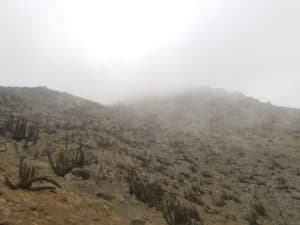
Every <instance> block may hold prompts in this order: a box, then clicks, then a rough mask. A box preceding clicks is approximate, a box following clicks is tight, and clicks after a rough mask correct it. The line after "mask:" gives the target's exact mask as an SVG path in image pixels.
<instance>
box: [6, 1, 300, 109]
mask: <svg viewBox="0 0 300 225" xmlns="http://www.w3.org/2000/svg"><path fill="white" fill-rule="evenodd" d="M61 2H63V4H62V3H61ZM116 2H117V1H114V3H116ZM80 4H82V3H80V1H76V4H75V3H74V5H77V6H80ZM93 4H96V3H95V1H92V0H89V1H88V3H86V7H85V9H86V11H87V12H90V10H89V9H91V8H94V9H93V11H91V14H92V13H94V14H93V15H91V17H90V19H86V18H84V17H85V16H86V15H87V14H82V13H81V11H80V10H81V7H77V8H75V7H73V8H72V4H71V3H70V2H69V1H67V0H65V1H43V2H40V1H37V0H28V1H19V0H12V1H3V2H1V3H0V34H1V35H0V49H1V51H0V76H1V80H2V82H1V84H3V85H13V86H14V85H20V86H36V85H46V86H48V87H50V88H54V89H59V90H64V91H68V92H71V93H74V94H76V95H81V96H83V97H87V98H90V99H93V100H97V101H101V102H103V103H112V102H116V101H121V100H123V99H126V98H128V97H130V96H131V97H132V96H133V97H137V96H141V95H147V94H155V93H169V92H172V91H180V90H185V89H188V88H195V87H199V86H205V85H209V86H212V87H221V88H225V89H228V90H232V91H241V92H244V93H245V94H247V95H251V96H254V97H257V98H260V99H262V100H264V101H271V102H272V103H274V104H278V105H284V106H292V107H300V100H299V99H300V92H299V90H300V87H299V86H300V76H299V72H300V68H299V66H298V61H297V60H298V59H299V57H300V44H299V41H298V40H299V39H300V32H299V29H297V28H298V27H299V25H300V24H299V23H300V22H299V21H300V15H299V13H298V12H299V9H300V3H298V1H293V0H291V1H286V2H283V1H280V0H272V1H271V0H265V1H259V0H252V1H231V0H230V1H226V2H224V1H220V0H210V1H208V0H207V1H191V2H189V1H188V3H185V2H183V1H176V4H175V6H176V7H173V8H172V5H171V4H170V1H169V2H167V1H166V2H164V4H163V5H162V7H161V8H160V11H159V13H158V14H157V16H156V17H155V8H157V7H159V6H160V4H158V2H156V1H154V2H153V3H151V4H152V5H150V6H151V7H150V6H149V7H142V6H143V4H142V3H141V2H140V3H139V6H138V5H137V6H136V8H134V14H132V15H134V16H133V17H129V18H128V19H127V20H126V18H125V19H124V21H129V22H130V21H135V20H139V21H138V22H136V23H132V24H131V25H130V26H129V28H130V29H129V30H126V29H123V28H122V29H121V28H120V27H119V25H118V23H117V21H118V19H120V18H115V22H114V23H110V21H109V20H107V21H106V23H105V22H103V21H101V23H100V22H99V23H98V22H97V19H96V18H95V15H97V13H96V12H97V9H98V8H97V4H96V5H93ZM124 4H125V3H124ZM124 4H123V9H124V10H123V13H122V17H123V18H124V17H126V15H127V14H128V13H127V14H126V12H128V10H130V8H132V7H134V6H135V5H136V4H135V2H134V1H133V0H132V1H131V2H130V4H131V5H130V7H129V6H128V5H126V4H125V5H124ZM155 4H156V5H155ZM168 4H169V5H168ZM193 4H194V5H193ZM181 5H184V6H185V7H182V12H185V13H186V12H189V11H190V10H191V9H190V8H189V6H195V7H193V13H194V14H193V15H194V16H191V17H190V19H189V20H185V21H186V22H184V23H182V24H181V25H180V26H178V28H177V29H179V30H176V29H175V28H176V23H178V21H183V19H184V18H182V17H183V16H184V15H186V14H180V12H181V11H180V10H181V7H180V6H181ZM88 6H89V7H88ZM90 6H91V7H90ZM93 6H95V7H93ZM127 6H128V7H127ZM196 6H197V7H196ZM102 7H108V6H107V5H105V4H104V3H103V5H102ZM114 7H118V6H117V4H116V6H115V5H113V4H110V5H109V7H108V9H109V10H111V11H113V10H114ZM168 7H169V13H168V10H167V9H168ZM74 10H75V11H74ZM126 10H127V11H126ZM138 10H140V11H138ZM143 10H144V12H147V13H142V12H143ZM145 10H146V11H145ZM147 10H150V11H147ZM151 10H152V11H151ZM77 11H78V17H76V15H77V14H76V12H77ZM102 11H105V9H102ZM99 12H101V10H100V11H99ZM108 12H109V11H108ZM108 12H107V13H106V14H105V15H110V14H109V13H108ZM143 14H146V15H145V17H142V16H143ZM177 14H178V15H177ZM191 14H192V11H191ZM105 15H102V16H101V18H102V20H105V18H106V19H108V18H110V19H112V17H111V16H105ZM132 15H131V16H132ZM168 15H172V17H170V18H176V22H174V21H173V20H170V19H168V20H164V19H163V16H166V17H167V16H168ZM138 16H140V17H139V18H136V17H138ZM158 16H159V17H158ZM152 17H155V21H154V22H152V21H151V20H147V19H149V18H152ZM70 18H77V19H76V20H74V21H73V20H70ZM91 18H92V19H95V21H92V19H91ZM130 18H131V19H130ZM181 18H182V19H181ZM133 19H134V20H133ZM159 19H160V20H161V21H162V23H163V26H161V27H160V28H159V27H158V28H157V29H156V28H155V27H152V28H151V27H150V26H151V25H156V26H157V25H158V24H159V21H160V20H159ZM72 21H73V22H74V23H72ZM143 21H147V23H144V24H143ZM79 22H80V23H81V25H79ZM70 24H71V25H72V26H73V28H74V27H75V28H76V29H75V28H74V29H75V30H76V32H77V33H76V32H75V31H72V29H70ZM104 24H105V27H103V26H104ZM76 25H78V26H77V27H76ZM85 25H86V26H88V25H89V27H90V28H92V29H90V28H89V29H83V27H84V26H85ZM91 25H92V26H91ZM97 25H98V26H97ZM123 25H124V26H125V25H126V23H123ZM143 25H144V26H143ZM168 25H169V26H170V27H172V32H171V33H165V32H163V29H161V28H163V27H164V28H166V27H168ZM125 27H126V26H125ZM104 28H105V29H104ZM173 28H174V29H173ZM93 29H95V34H97V35H96V36H95V37H93V38H89V36H91V34H92V33H91V32H92V31H93ZM103 29H104V31H105V32H106V33H107V32H110V29H111V30H112V31H111V33H108V34H106V36H104V35H101V34H103ZM150 31H151V32H152V33H154V34H153V35H152V36H149V34H150V33H151V32H150ZM80 32H83V34H80ZM84 32H85V33H84ZM101 32H102V33H101ZM126 32H129V33H126ZM130 32H131V33H130ZM139 32H144V33H143V34H141V35H140V36H138V37H139V38H143V40H141V41H140V42H137V41H136V39H132V40H131V39H130V38H131V37H134V35H133V34H139ZM155 32H156V33H155ZM112 34H114V37H112V38H111V39H110V36H112ZM122 34H124V35H122ZM168 34H171V35H168ZM151 37H155V38H153V39H155V40H154V41H153V42H151V39H152V38H151ZM122 38H123V39H122ZM110 40H111V42H110V43H108V42H109V41H110ZM129 40H130V41H129ZM114 41H116V42H114ZM87 42H91V43H88V44H86V43H87ZM96 42H97V43H96ZM115 43H116V44H115ZM128 43H129V45H126V44H128ZM135 43H136V44H135ZM141 43H142V44H141ZM140 44H141V46H140ZM120 45H122V46H121V47H122V49H121V50H122V51H121V50H120V51H118V49H120ZM93 46H95V48H94V49H93ZM147 46H148V47H147ZM104 47H105V51H103V52H99V51H100V50H101V49H102V48H104ZM133 47H135V50H134V49H133ZM110 49H112V51H110ZM130 50H132V51H130ZM98 53H99V54H98ZM127 53H128V54H127ZM126 55H128V57H129V56H133V55H135V57H130V60H126V59H125V60H124V57H125V58H126Z"/></svg>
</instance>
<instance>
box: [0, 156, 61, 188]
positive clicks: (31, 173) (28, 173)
mask: <svg viewBox="0 0 300 225" xmlns="http://www.w3.org/2000/svg"><path fill="white" fill-rule="evenodd" d="M35 171H36V168H35V167H29V166H27V163H26V162H24V158H21V160H20V164H19V182H18V183H17V184H13V183H12V182H11V181H10V180H9V178H8V177H5V184H6V185H7V186H9V187H10V188H11V189H13V190H16V189H19V188H21V189H26V190H29V191H41V190H54V189H55V187H58V188H61V186H60V185H59V184H58V183H57V182H56V181H54V180H52V179H50V178H49V177H36V176H35ZM36 182H46V183H50V184H53V185H54V186H40V187H32V185H33V183H36Z"/></svg>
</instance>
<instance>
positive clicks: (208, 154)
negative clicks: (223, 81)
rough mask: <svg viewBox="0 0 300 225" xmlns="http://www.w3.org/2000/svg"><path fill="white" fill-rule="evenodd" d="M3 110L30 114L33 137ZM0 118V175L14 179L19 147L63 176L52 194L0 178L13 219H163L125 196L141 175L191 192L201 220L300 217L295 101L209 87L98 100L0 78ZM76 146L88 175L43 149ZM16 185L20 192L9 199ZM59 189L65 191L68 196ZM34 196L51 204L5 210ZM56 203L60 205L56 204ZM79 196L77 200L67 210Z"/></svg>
mask: <svg viewBox="0 0 300 225" xmlns="http://www.w3.org/2000/svg"><path fill="white" fill-rule="evenodd" d="M10 116H14V118H15V120H16V118H19V117H20V118H25V119H27V120H29V121H31V123H32V124H33V126H35V127H36V128H38V131H39V132H38V137H37V138H36V139H35V140H31V139H28V138H27V139H26V137H25V139H24V140H16V139H14V136H12V135H11V134H10V132H9V131H8V130H6V127H7V126H4V125H5V124H7V121H8V120H9V118H10ZM0 121H1V123H0V127H1V128H2V132H0V133H1V135H0V168H2V169H3V170H1V169H0V178H1V180H4V177H5V176H9V177H12V178H14V179H15V178H16V177H17V174H16V171H17V164H18V160H16V159H15V158H14V157H15V156H17V157H20V156H25V157H26V158H27V160H28V161H29V162H30V163H31V164H33V165H37V166H38V168H39V169H40V171H41V173H42V174H43V175H50V176H51V177H53V178H55V179H56V180H57V181H59V183H60V184H61V185H62V186H63V188H62V190H57V193H58V197H55V196H52V194H51V193H48V192H43V193H41V194H40V193H37V194H35V193H30V194H25V195H23V191H20V190H17V191H13V190H10V189H9V188H8V187H6V186H5V185H4V184H3V182H0V183H1V184H0V191H2V192H3V193H4V194H3V195H2V197H1V196H0V206H3V207H2V208H5V209H6V210H2V211H1V210H0V218H1V216H2V217H3V218H5V220H7V221H10V222H12V223H13V224H18V223H19V222H20V221H19V222H18V221H17V218H18V220H20V218H22V217H24V218H27V219H26V220H25V221H28V223H38V224H49V223H50V222H51V221H52V222H53V221H55V220H54V219H53V218H55V217H57V218H58V219H57V223H56V224H64V223H70V221H73V222H74V220H75V219H79V218H80V223H82V224H107V223H109V222H111V224H117V223H118V221H122V223H124V224H132V225H133V224H137V223H138V222H136V221H139V224H159V225H160V224H165V221H164V219H163V217H162V214H161V212H160V210H155V209H154V208H153V209H151V210H150V209H149V208H148V206H147V204H148V203H149V202H148V203H147V202H144V203H145V204H144V203H140V201H139V200H141V199H140V198H139V196H142V194H141V193H140V195H136V194H135V197H134V196H133V195H134V194H133V193H134V192H133V191H132V185H135V184H136V183H134V182H137V181H139V182H146V183H145V184H139V183H137V184H138V186H139V185H142V186H143V185H144V186H143V187H144V188H142V189H138V190H139V191H141V192H142V191H144V190H148V189H147V187H148V186H147V185H146V184H147V183H150V184H151V183H152V182H155V183H156V184H158V185H159V187H160V188H162V189H163V190H164V192H166V193H167V192H169V191H171V192H173V193H175V194H176V196H177V198H178V199H179V200H180V201H181V202H182V203H184V204H186V205H190V204H191V202H194V203H193V204H194V207H195V208H196V210H197V211H198V212H199V214H200V216H201V218H202V220H203V224H230V225H234V224H237V225H240V224H253V223H254V222H255V223H257V224H278V225H281V224H297V223H298V221H300V217H299V213H298V211H299V208H300V201H299V199H300V198H299V197H300V189H299V188H298V187H299V186H300V167H299V165H300V152H299V150H300V110H297V109H289V108H282V107H276V106H272V105H270V104H266V103H261V102H259V101H258V100H255V99H253V98H248V97H245V96H243V95H241V94H234V93H228V92H225V91H222V90H214V89H199V90H194V91H190V92H186V93H183V94H178V95H176V96H169V97H164V98H154V99H143V100H141V101H138V102H134V103H130V104H129V103H124V104H123V105H116V106H103V105H100V104H98V103H94V102H90V101H87V100H84V99H81V98H78V97H75V96H72V95H69V94H66V93H61V92H57V91H52V90H49V89H47V88H43V87H38V88H7V87H0ZM79 146H81V148H82V149H83V151H84V153H85V154H86V157H87V158H89V159H94V158H95V157H96V158H97V159H98V160H97V161H98V163H97V164H96V163H95V164H92V165H87V166H85V167H84V169H85V170H87V171H90V175H91V176H90V179H88V180H80V179H79V180H77V178H74V177H72V174H68V175H67V176H66V177H65V178H58V177H57V176H55V174H54V173H53V171H52V170H51V168H50V166H49V163H48V159H47V152H51V154H53V155H55V154H57V153H59V152H65V153H66V154H70V155H71V154H72V152H73V151H76V149H78V147H79ZM90 157H92V158H90ZM70 176H71V178H70ZM131 177H134V178H135V179H131ZM150 186H151V185H150ZM130 187H131V189H130ZM130 190H131V191H130ZM14 193H16V194H17V196H21V197H20V198H22V200H21V202H20V201H16V200H15V199H13V197H12V196H14ZM25 193H26V192H25ZM97 193H98V194H97ZM99 193H100V194H99ZM130 193H131V194H133V195H131V194H130ZM96 194H97V195H96ZM144 194H145V193H144ZM95 196H102V197H103V196H104V198H105V199H104V200H97V199H95ZM107 196H110V197H107ZM155 197H156V196H155V195H153V196H152V197H151V198H155ZM62 198H63V199H69V200H66V201H67V202H68V201H69V203H68V204H67V203H65V204H66V206H64V203H63V202H61V201H62V200H61V199H62ZM42 199H49V205H48V206H45V205H43V208H44V210H49V211H48V214H47V219H43V217H35V216H30V217H28V216H27V214H28V210H27V209H26V210H24V211H22V212H20V213H19V214H18V217H14V216H13V213H8V212H12V211H13V210H14V208H15V207H18V205H21V206H22V207H27V206H26V205H27V204H28V203H29V202H32V201H34V202H36V203H37V204H41V202H42ZM146 199H147V198H146ZM75 200H76V201H75ZM148 200H149V199H148ZM56 201H57V203H56ZM74 201H75V202H74ZM143 201H145V198H144V199H142V202H143ZM18 202H19V203H18ZM1 204H2V205H1ZM55 204H58V205H59V207H61V208H62V210H63V212H64V213H63V214H61V213H58V212H57V211H55V210H54V209H55ZM79 206H84V209H83V210H82V211H80V212H78V213H77V212H76V211H75V212H74V210H73V209H74V208H76V207H79ZM257 206H259V207H257ZM96 209H97V210H99V212H100V215H101V217H103V220H102V219H101V218H98V216H96V215H97V210H96ZM108 209H109V210H108ZM260 210H263V211H265V212H266V213H262V212H261V211H260ZM105 211H107V212H108V215H105ZM261 214H263V215H261ZM26 216H27V217H26ZM65 218H68V219H65ZM93 218H94V219H93ZM49 221H50V222H49ZM134 221H135V222H136V223H134ZM0 222H1V220H0ZM52 222H51V223H52Z"/></svg>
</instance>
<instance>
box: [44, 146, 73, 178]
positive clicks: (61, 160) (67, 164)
mask: <svg viewBox="0 0 300 225" xmlns="http://www.w3.org/2000/svg"><path fill="white" fill-rule="evenodd" d="M47 154H48V160H49V163H50V166H51V168H52V169H53V171H54V173H55V174H56V175H57V176H60V177H64V176H65V175H66V174H68V173H69V172H70V171H71V170H72V169H73V168H74V165H73V162H72V161H71V160H70V159H69V158H68V157H67V156H66V154H65V152H63V151H61V152H60V153H59V154H58V157H56V160H55V162H54V161H53V159H52V156H51V153H50V152H49V151H48V152H47Z"/></svg>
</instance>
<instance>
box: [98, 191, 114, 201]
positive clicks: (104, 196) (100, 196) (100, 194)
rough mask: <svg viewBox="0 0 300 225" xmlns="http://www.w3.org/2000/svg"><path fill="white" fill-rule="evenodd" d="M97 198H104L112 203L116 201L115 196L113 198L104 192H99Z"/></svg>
mask: <svg viewBox="0 0 300 225" xmlns="http://www.w3.org/2000/svg"><path fill="white" fill-rule="evenodd" d="M96 196H97V197H99V198H103V199H104V200H106V201H112V200H114V199H115V197H114V196H112V195H110V194H107V193H104V192H98V193H97V194H96Z"/></svg>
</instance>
